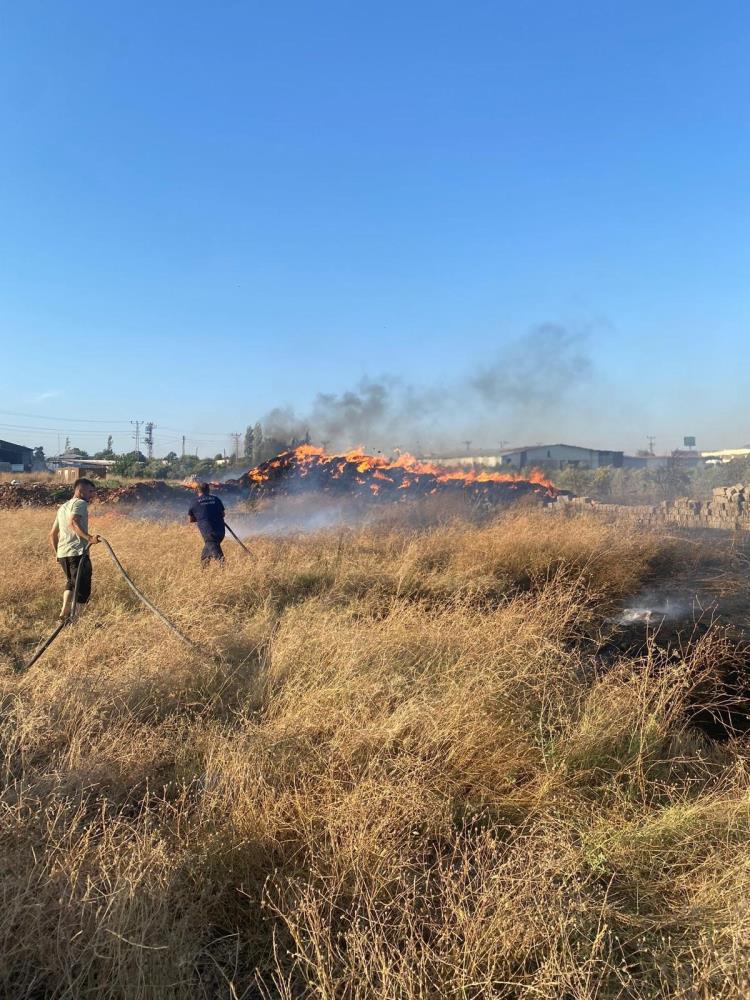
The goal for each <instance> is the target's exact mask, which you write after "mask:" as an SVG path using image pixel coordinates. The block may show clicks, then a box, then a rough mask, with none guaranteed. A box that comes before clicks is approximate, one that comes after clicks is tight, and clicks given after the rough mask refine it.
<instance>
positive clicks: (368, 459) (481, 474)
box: [247, 444, 554, 493]
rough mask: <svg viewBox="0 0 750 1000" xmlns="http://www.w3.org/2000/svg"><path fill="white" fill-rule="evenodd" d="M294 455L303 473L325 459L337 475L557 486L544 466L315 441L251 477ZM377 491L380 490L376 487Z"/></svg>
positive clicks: (405, 483) (256, 478)
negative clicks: (462, 465) (449, 463)
mask: <svg viewBox="0 0 750 1000" xmlns="http://www.w3.org/2000/svg"><path fill="white" fill-rule="evenodd" d="M290 458H293V459H294V460H295V461H296V463H297V466H298V467H300V474H301V475H303V476H304V475H307V473H308V472H309V471H310V469H312V468H314V467H315V466H316V465H322V464H324V463H333V464H334V471H333V475H334V477H338V476H342V475H343V474H344V473H345V472H346V471H347V469H348V468H349V467H350V466H352V465H354V467H355V469H356V472H357V474H358V475H364V474H366V473H368V472H369V473H371V474H372V478H373V479H390V478H391V477H390V476H387V475H386V473H387V472H389V471H401V472H406V473H409V474H410V475H412V476H423V475H424V476H434V478H435V479H436V480H437V481H438V482H444V483H445V482H451V481H453V482H464V483H466V484H470V483H514V482H530V483H534V484H535V485H538V486H543V487H544V488H545V489H554V486H553V483H552V482H551V480H550V479H549V478H548V477H547V476H545V474H544V473H543V472H542V471H541V470H540V469H530V470H529V471H528V472H527V471H526V470H524V471H523V472H500V471H494V470H489V469H482V470H481V471H477V470H476V469H447V468H445V467H443V466H441V465H439V464H436V463H434V462H425V461H422V460H421V459H418V458H415V457H414V455H410V454H408V452H404V453H403V454H401V455H399V456H398V458H396V459H394V460H393V461H391V460H389V459H387V458H385V457H384V456H383V455H366V454H364V452H363V451H362V449H361V448H353V449H351V450H350V451H347V452H344V454H343V455H342V454H336V455H328V454H326V452H325V451H324V450H323V449H322V448H317V447H315V445H311V444H303V445H299V447H297V448H295V449H294V450H293V451H292V452H287V453H285V454H284V455H283V456H278V457H277V458H274V459H272V460H271V461H270V462H266V463H265V464H264V465H262V466H258V467H257V468H255V469H250V470H249V472H248V473H247V478H248V479H249V480H251V481H253V482H258V483H262V482H265V481H266V480H267V479H268V478H269V475H270V473H271V471H272V470H273V469H277V468H280V467H281V466H282V465H284V464H286V463H288V462H289V459H290ZM411 483H412V480H411V479H409V478H408V477H406V476H404V478H403V480H402V482H401V484H400V486H399V489H407V488H408V487H409V486H410V485H411ZM373 492H374V493H375V492H377V490H375V489H373Z"/></svg>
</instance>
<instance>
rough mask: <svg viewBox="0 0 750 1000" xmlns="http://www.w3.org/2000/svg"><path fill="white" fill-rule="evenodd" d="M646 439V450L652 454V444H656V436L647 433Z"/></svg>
mask: <svg viewBox="0 0 750 1000" xmlns="http://www.w3.org/2000/svg"><path fill="white" fill-rule="evenodd" d="M646 440H647V441H648V450H649V453H650V454H651V455H653V454H654V445H655V444H656V437H655V435H653V434H647V435H646Z"/></svg>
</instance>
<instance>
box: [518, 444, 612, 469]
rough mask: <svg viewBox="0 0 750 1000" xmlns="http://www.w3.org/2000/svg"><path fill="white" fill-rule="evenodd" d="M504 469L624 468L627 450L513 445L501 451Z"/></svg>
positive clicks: (566, 445) (558, 445)
mask: <svg viewBox="0 0 750 1000" xmlns="http://www.w3.org/2000/svg"><path fill="white" fill-rule="evenodd" d="M500 456H501V459H502V461H501V463H500V464H501V466H502V468H504V469H506V468H510V469H525V468H527V467H529V466H537V465H543V466H545V468H552V469H568V468H574V469H601V468H604V467H605V466H606V467H610V468H614V469H621V468H622V459H623V453H622V452H621V451H605V450H603V449H601V448H581V447H579V446H578V445H575V444H544V445H533V446H527V447H526V448H511V449H506V450H505V451H502V452H501V453H500Z"/></svg>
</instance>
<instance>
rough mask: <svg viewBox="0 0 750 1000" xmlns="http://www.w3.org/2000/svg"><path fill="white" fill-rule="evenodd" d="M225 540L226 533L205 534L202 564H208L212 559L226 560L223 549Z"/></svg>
mask: <svg viewBox="0 0 750 1000" xmlns="http://www.w3.org/2000/svg"><path fill="white" fill-rule="evenodd" d="M223 541H224V533H223V532H222V534H221V535H215V534H211V535H204V536H203V551H202V552H201V565H202V566H206V565H207V564H208V563H209V562H211V560H212V559H216V560H217V561H218V562H220V563H223V562H224V553H223V552H222V551H221V543H222V542H223Z"/></svg>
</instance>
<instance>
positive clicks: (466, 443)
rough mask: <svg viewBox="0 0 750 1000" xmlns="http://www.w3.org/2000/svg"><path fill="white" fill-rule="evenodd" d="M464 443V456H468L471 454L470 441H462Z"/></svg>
mask: <svg viewBox="0 0 750 1000" xmlns="http://www.w3.org/2000/svg"><path fill="white" fill-rule="evenodd" d="M464 444H465V445H466V457H467V458H468V457H469V455H470V454H471V441H464Z"/></svg>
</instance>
